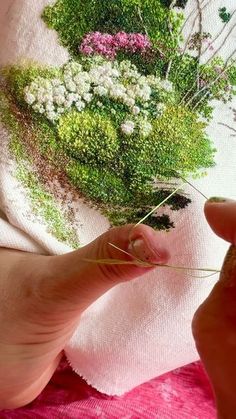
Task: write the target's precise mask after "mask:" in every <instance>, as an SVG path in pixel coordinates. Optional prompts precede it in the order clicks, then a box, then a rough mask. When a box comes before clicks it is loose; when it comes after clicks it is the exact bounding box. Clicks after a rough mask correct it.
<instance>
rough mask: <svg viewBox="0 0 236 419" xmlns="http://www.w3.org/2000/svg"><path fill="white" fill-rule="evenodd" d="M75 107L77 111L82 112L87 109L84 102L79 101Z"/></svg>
mask: <svg viewBox="0 0 236 419" xmlns="http://www.w3.org/2000/svg"><path fill="white" fill-rule="evenodd" d="M75 106H76V108H77V110H78V111H79V112H81V111H82V110H83V109H84V108H85V103H84V102H83V101H82V100H79V101H78V102H76V104H75Z"/></svg>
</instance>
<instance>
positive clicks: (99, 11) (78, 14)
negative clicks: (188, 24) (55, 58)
mask: <svg viewBox="0 0 236 419" xmlns="http://www.w3.org/2000/svg"><path fill="white" fill-rule="evenodd" d="M162 3H163V1H161V0H143V1H137V0H113V1H108V0H100V1H97V0H57V2H56V3H55V4H54V5H52V6H48V7H46V8H45V10H44V12H43V19H44V21H45V22H46V23H47V25H48V26H49V27H50V28H53V29H55V30H56V31H57V32H58V34H59V36H60V39H61V42H62V44H63V45H65V46H66V47H68V48H69V49H70V51H71V52H72V54H73V55H76V56H77V55H78V45H79V44H80V43H81V41H82V39H83V37H84V35H85V34H86V33H89V32H95V31H100V32H103V33H109V34H114V33H117V32H120V31H125V32H127V33H131V32H135V33H140V34H145V33H146V28H147V31H148V34H149V37H150V39H151V40H152V41H155V42H159V41H161V42H162V43H163V45H165V46H166V47H167V50H168V52H169V54H168V55H169V56H170V55H171V56H172V55H173V52H175V50H176V48H177V46H178V42H179V33H180V27H181V25H182V23H183V15H182V14H181V13H173V12H171V11H170V10H169V9H168V7H166V6H167V5H163V4H162ZM178 3H179V5H180V3H182V1H181V0H180V1H179V2H178ZM169 23H171V26H172V33H171V34H170V32H169V28H168V25H169Z"/></svg>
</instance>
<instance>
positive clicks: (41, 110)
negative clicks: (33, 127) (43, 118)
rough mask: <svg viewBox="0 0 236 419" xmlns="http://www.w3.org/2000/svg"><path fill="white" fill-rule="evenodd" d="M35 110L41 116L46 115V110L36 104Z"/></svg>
mask: <svg viewBox="0 0 236 419" xmlns="http://www.w3.org/2000/svg"><path fill="white" fill-rule="evenodd" d="M33 109H34V111H36V112H39V113H40V114H44V113H45V109H44V107H43V105H41V104H39V103H36V104H35V105H33Z"/></svg>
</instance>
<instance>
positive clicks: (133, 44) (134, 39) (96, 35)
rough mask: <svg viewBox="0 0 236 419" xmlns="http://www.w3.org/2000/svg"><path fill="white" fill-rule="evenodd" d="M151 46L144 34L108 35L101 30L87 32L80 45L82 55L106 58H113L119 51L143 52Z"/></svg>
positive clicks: (119, 33) (122, 33)
mask: <svg viewBox="0 0 236 419" xmlns="http://www.w3.org/2000/svg"><path fill="white" fill-rule="evenodd" d="M150 48H151V43H150V41H149V39H148V37H147V36H146V35H143V34H141V33H126V32H118V33H117V34H115V35H110V34H107V33H101V32H90V33H88V34H87V35H86V36H85V37H84V39H83V41H82V44H81V46H80V52H81V53H82V54H84V55H92V54H99V55H102V56H104V57H106V58H110V59H114V58H115V57H116V55H117V52H119V51H122V50H123V51H126V52H131V53H143V52H146V51H148V50H149V49H150Z"/></svg>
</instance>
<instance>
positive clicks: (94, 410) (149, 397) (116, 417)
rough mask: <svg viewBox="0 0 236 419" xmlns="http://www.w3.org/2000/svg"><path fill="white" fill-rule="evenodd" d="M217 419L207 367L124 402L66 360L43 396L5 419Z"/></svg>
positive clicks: (162, 380)
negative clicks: (96, 386)
mask: <svg viewBox="0 0 236 419" xmlns="http://www.w3.org/2000/svg"><path fill="white" fill-rule="evenodd" d="M27 418H30V419H39V418H45V419H79V418H83V419H93V418H102V419H154V418H155V419H190V418H191V419H215V418H216V411H215V407H214V401H213V395H212V391H211V387H210V385H209V381H208V378H207V377H206V374H205V372H204V370H203V367H202V364H201V363H195V364H191V365H188V366H186V367H184V368H181V369H178V370H176V371H173V372H171V373H168V374H165V375H163V376H162V377H159V378H156V379H154V380H151V381H149V382H148V383H145V384H143V385H141V386H139V387H137V388H136V389H134V390H133V391H131V392H129V393H127V394H126V395H124V396H122V397H109V396H106V395H103V394H101V393H99V392H97V391H96V390H94V389H93V388H92V387H90V386H89V385H87V384H86V382H85V381H84V380H82V379H81V378H80V377H79V376H78V375H77V374H75V373H74V372H73V371H72V370H71V368H70V366H69V365H68V363H67V362H66V360H65V359H63V360H62V362H61V364H60V366H59V368H58V370H57V371H56V373H55V374H54V376H53V378H52V380H51V381H50V383H49V384H48V386H47V387H46V388H45V390H44V391H43V393H42V394H41V395H40V396H39V397H38V398H37V400H35V401H34V402H33V403H31V404H30V405H28V406H27V407H25V408H22V409H17V410H14V411H9V410H7V411H6V410H5V411H2V412H0V419H27Z"/></svg>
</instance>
